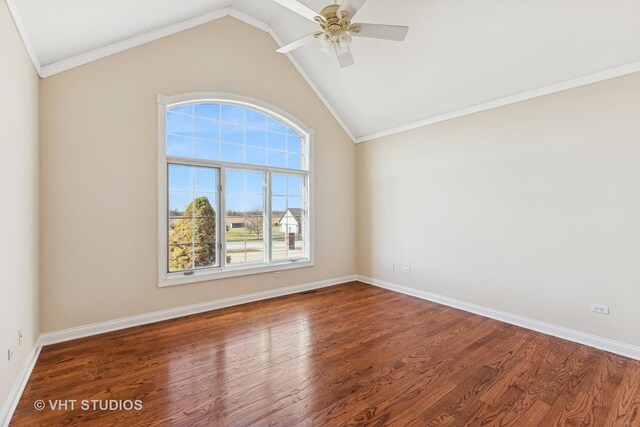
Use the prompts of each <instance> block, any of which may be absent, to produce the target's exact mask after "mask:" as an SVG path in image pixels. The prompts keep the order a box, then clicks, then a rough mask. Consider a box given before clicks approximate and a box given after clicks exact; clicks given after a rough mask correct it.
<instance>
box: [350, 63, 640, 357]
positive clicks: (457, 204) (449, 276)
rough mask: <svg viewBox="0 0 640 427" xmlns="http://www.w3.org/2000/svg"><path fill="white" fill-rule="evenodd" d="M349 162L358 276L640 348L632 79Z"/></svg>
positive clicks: (637, 138)
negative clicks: (600, 309) (605, 309)
mask: <svg viewBox="0 0 640 427" xmlns="http://www.w3.org/2000/svg"><path fill="white" fill-rule="evenodd" d="M357 162H358V191H357V193H358V233H359V234H358V236H359V246H358V272H359V273H360V274H362V275H365V276H370V277H375V278H378V279H381V280H386V281H389V282H394V283H397V284H401V285H406V286H410V287H413V288H416V289H420V290H425V291H429V292H433V293H437V294H441V295H445V296H448V297H452V298H456V299H459V300H463V301H466V302H471V303H475V304H479V305H482V306H485V307H490V308H495V309H500V310H504V311H507V312H511V313H515V314H519V315H522V316H527V317H530V318H533V319H538V320H542V321H546V322H550V323H553V324H556V325H561V326H565V327H568V328H572V329H576V330H580V331H584V332H587V333H592V334H595V335H599V336H602V337H607V338H611V339H614V340H619V341H623V342H626V343H630V344H634V345H640V327H638V326H639V325H640V310H638V306H637V304H638V301H640V261H639V260H640V220H639V219H640V187H639V186H640V74H635V75H630V76H627V77H623V78H618V79H615V80H610V81H606V82H602V83H598V84H594V85H591V86H587V87H582V88H578V89H574V90H570V91H567V92H562V93H558V94H554V95H549V96H545V97H543V98H538V99H535V100H531V101H527V102H522V103H518V104H514V105H510V106H506V107H502V108H499V109H495V110H490V111H487V112H483V113H478V114H474V115H472V116H467V117H463V118H459V119H455V120H450V121H447V122H443V123H440V124H436V125H432V126H427V127H423V128H420V129H416V130H413V131H409V132H404V133H401V134H397V135H395V136H390V137H386V138H382V139H379V140H376V141H372V142H369V143H365V144H360V145H358V147H357ZM392 262H395V263H396V264H398V265H399V266H400V267H401V265H402V264H409V265H410V266H411V270H412V271H411V273H410V274H406V273H402V272H401V271H400V269H397V270H396V271H395V272H392V271H390V270H389V268H388V266H389V264H390V263H392ZM591 303H602V304H608V305H609V306H610V307H611V315H609V316H604V315H599V314H595V313H591V312H590V304H591Z"/></svg>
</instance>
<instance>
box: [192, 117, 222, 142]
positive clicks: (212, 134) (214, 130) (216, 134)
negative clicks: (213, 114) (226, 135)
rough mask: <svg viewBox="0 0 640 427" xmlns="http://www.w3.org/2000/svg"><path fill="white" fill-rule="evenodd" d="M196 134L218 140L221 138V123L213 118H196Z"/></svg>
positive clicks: (197, 136) (203, 137)
mask: <svg viewBox="0 0 640 427" xmlns="http://www.w3.org/2000/svg"><path fill="white" fill-rule="evenodd" d="M194 136H195V137H196V138H200V139H210V140H215V141H218V140H219V139H220V125H219V124H218V122H214V121H213V120H207V119H201V118H196V119H195V132H194Z"/></svg>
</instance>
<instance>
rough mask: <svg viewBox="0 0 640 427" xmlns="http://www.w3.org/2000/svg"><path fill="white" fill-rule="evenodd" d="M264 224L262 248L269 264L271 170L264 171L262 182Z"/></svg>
mask: <svg viewBox="0 0 640 427" xmlns="http://www.w3.org/2000/svg"><path fill="white" fill-rule="evenodd" d="M264 186H265V189H264V198H265V200H264V221H265V223H264V225H263V228H264V229H265V230H266V231H265V233H263V235H264V250H265V251H266V257H265V260H266V262H267V263H269V264H271V172H270V171H268V172H266V173H265V183H264Z"/></svg>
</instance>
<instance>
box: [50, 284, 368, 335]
mask: <svg viewBox="0 0 640 427" xmlns="http://www.w3.org/2000/svg"><path fill="white" fill-rule="evenodd" d="M354 280H356V276H355V275H350V276H343V277H336V278H332V279H326V280H320V281H317V282H310V283H304V284H301V285H293V286H287V287H284V288H277V289H272V290H268V291H262V292H255V293H251V294H246V295H239V296H237V297H230V298H223V299H219V300H215V301H209V302H205V303H199V304H193V305H188V306H184V307H177V308H170V309H167V310H162V311H155V312H152V313H146V314H141V315H137V316H131V317H125V318H122V319H116V320H109V321H106V322H100V323H93V324H91V325H86V326H79V327H76V328H70V329H64V330H60V331H54V332H45V333H42V334H40V339H39V342H40V344H41V345H50V344H56V343H60V342H64V341H70V340H74V339H78V338H84V337H88V336H92V335H97V334H103V333H105V332H112V331H117V330H120V329H126V328H131V327H134V326H141V325H146V324H149V323H155V322H161V321H163V320H169V319H175V318H178V317H183V316H190V315H192V314H197V313H204V312H207V311H212V310H219V309H221V308H227V307H233V306H236V305H240V304H246V303H250V302H255V301H262V300H266V299H271V298H276V297H281V296H284V295H290V294H296V293H299V292H305V291H309V290H312V289H320V288H325V287H328V286H334V285H339V284H342V283H347V282H352V281H354Z"/></svg>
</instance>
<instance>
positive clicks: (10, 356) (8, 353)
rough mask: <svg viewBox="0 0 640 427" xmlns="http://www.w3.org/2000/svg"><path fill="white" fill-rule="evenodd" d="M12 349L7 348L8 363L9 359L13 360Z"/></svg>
mask: <svg viewBox="0 0 640 427" xmlns="http://www.w3.org/2000/svg"><path fill="white" fill-rule="evenodd" d="M13 353H14V350H13V347H9V350H7V358H8V359H9V361H11V359H12V358H13Z"/></svg>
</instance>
